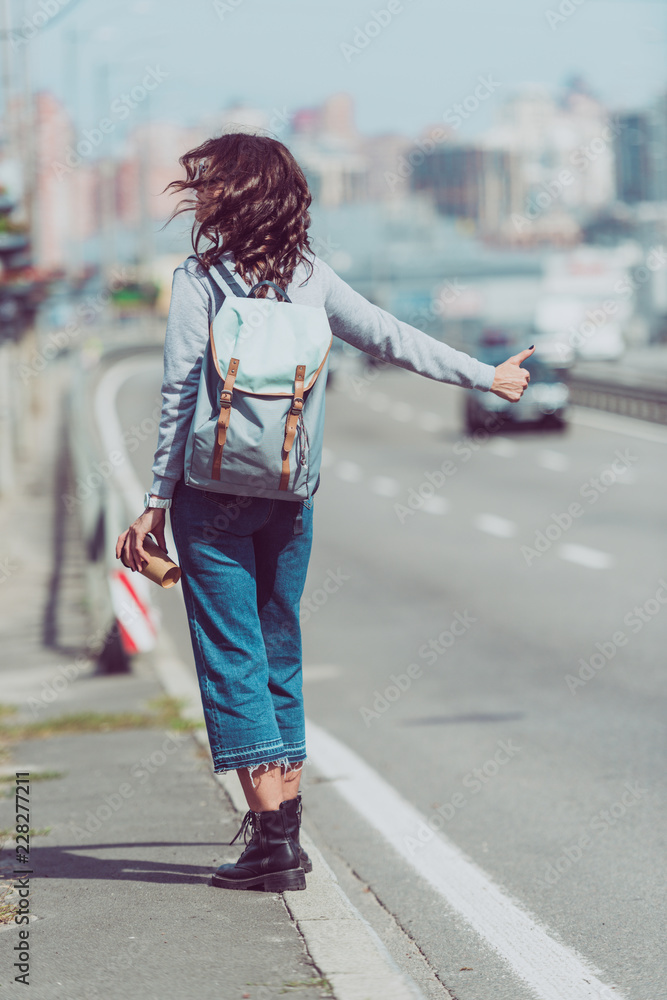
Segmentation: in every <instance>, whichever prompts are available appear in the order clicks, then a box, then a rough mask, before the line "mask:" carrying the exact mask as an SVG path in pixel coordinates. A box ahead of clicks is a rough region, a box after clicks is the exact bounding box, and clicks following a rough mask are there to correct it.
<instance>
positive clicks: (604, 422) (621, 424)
mask: <svg viewBox="0 0 667 1000" xmlns="http://www.w3.org/2000/svg"><path fill="white" fill-rule="evenodd" d="M569 419H570V421H571V422H572V423H573V424H581V425H582V426H584V427H595V428H596V429H597V430H601V431H611V432H612V433H613V434H627V436H628V437H635V438H640V439H641V440H642V441H654V442H655V443H656V444H667V427H663V426H662V425H661V424H652V423H649V421H648V420H638V419H637V418H636V417H623V416H621V414H620V413H605V412H604V411H603V410H590V409H588V408H587V407H585V406H573V407H572V408H571V410H570V417H569Z"/></svg>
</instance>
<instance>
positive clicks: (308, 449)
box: [185, 261, 333, 500]
mask: <svg viewBox="0 0 667 1000" xmlns="http://www.w3.org/2000/svg"><path fill="white" fill-rule="evenodd" d="M209 274H210V275H211V277H212V278H213V279H214V280H215V281H216V283H217V284H218V285H219V286H220V288H221V289H222V290H223V291H224V292H225V299H224V302H223V303H222V306H221V307H220V309H219V311H218V313H217V315H216V316H215V317H214V319H213V322H212V323H211V326H210V331H209V341H208V345H207V347H206V351H205V353H204V357H203V360H202V367H201V375H200V380H199V390H198V394H197V403H196V406H195V413H194V417H193V419H192V424H191V426H190V433H189V435H188V440H187V444H186V449H185V482H186V483H187V484H188V485H189V486H194V487H196V488H198V489H203V490H212V491H216V492H220V493H233V494H236V495H238V496H262V497H269V498H271V499H280V500H307V499H309V498H310V496H311V495H312V493H313V491H314V489H315V487H316V485H317V481H318V478H319V471H320V462H321V458H322V436H323V432H324V398H325V388H326V379H327V368H328V363H329V351H330V348H331V342H332V339H333V338H332V334H331V328H330V326H329V320H328V318H327V314H326V312H325V310H324V307H323V306H306V305H299V304H297V303H294V302H291V301H290V299H289V298H288V296H287V294H286V293H285V292H284V291H283V290H282V289H280V288H278V286H277V285H275V284H274V283H273V282H272V281H261V282H259V283H258V284H257V285H255V286H254V287H253V288H251V289H250V291H249V293H248V295H245V293H244V292H243V290H242V289H241V287H240V285H239V284H238V282H237V281H236V280H235V278H234V277H233V275H232V273H231V271H229V270H228V269H227V267H226V266H225V264H224V263H223V262H222V261H221V262H219V263H218V264H216V265H215V266H214V267H212V268H211V269H210V271H209ZM262 285H271V286H272V287H273V288H274V289H275V291H276V292H277V293H278V294H279V295H280V296H281V299H282V300H281V299H268V298H267V299H258V298H255V297H254V293H255V292H256V291H257V289H258V288H260V287H261V286H262ZM230 291H231V292H232V294H231V295H230V294H229V293H230Z"/></svg>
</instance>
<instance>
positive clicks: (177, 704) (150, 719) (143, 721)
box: [0, 696, 203, 742]
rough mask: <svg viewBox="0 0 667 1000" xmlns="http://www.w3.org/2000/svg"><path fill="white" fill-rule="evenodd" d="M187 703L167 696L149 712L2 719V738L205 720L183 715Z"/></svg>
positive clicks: (186, 726) (184, 725)
mask: <svg viewBox="0 0 667 1000" xmlns="http://www.w3.org/2000/svg"><path fill="white" fill-rule="evenodd" d="M182 704H183V702H182V701H181V700H180V699H177V698H170V697H169V696H164V697H161V698H157V699H155V700H154V701H151V702H149V703H148V708H149V709H150V711H148V712H71V713H69V714H66V715H57V716H54V717H53V718H52V719H40V720H38V721H36V722H16V723H12V724H7V723H4V722H0V739H2V740H5V741H9V740H11V741H13V742H16V741H20V740H43V739H49V738H50V737H52V736H69V735H71V734H73V733H111V732H117V731H118V730H122V729H150V728H161V729H179V730H192V729H195V728H196V727H197V726H200V725H202V724H203V723H193V722H189V721H187V720H185V719H182V718H181V717H180V714H179V711H180V708H181V707H182Z"/></svg>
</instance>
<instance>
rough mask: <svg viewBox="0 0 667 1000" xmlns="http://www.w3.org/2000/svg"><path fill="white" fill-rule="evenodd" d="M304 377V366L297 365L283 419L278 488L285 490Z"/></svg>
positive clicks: (301, 407) (299, 411) (300, 405)
mask: <svg viewBox="0 0 667 1000" xmlns="http://www.w3.org/2000/svg"><path fill="white" fill-rule="evenodd" d="M305 377H306V366H305V365H297V366H296V373H295V375H294V395H293V397H292V405H291V406H290V409H289V413H288V414H287V420H286V421H285V440H284V442H283V456H282V457H283V467H282V472H281V475H280V486H279V487H278V489H280V490H286V489H287V486H288V484H289V453H290V451H291V450H292V445H293V444H294V438H295V437H296V430H297V427H298V426H299V417H300V416H301V411H302V410H303V385H304V379H305Z"/></svg>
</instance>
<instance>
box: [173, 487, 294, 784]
mask: <svg viewBox="0 0 667 1000" xmlns="http://www.w3.org/2000/svg"><path fill="white" fill-rule="evenodd" d="M312 516H313V511H312V501H305V502H304V503H299V502H295V501H292V500H268V499H266V498H265V497H237V496H235V495H232V494H227V493H213V492H208V491H203V490H199V489H195V488H194V487H192V486H187V485H186V484H185V483H184V481H183V480H181V481H180V482H179V483H178V485H177V487H176V490H175V493H174V498H173V503H172V507H171V525H172V530H173V533H174V540H175V542H176V547H177V549H178V556H179V560H180V564H181V568H182V570H183V575H182V577H181V580H182V585H183V595H184V597H185V606H186V610H187V614H188V622H189V625H190V637H191V639H192V649H193V652H194V659H195V664H196V667H197V675H198V678H199V686H200V689H201V696H202V705H203V708H204V718H205V720H206V729H207V732H208V738H209V742H210V745H211V753H212V755H213V764H214V767H215V770H216V771H218V772H223V771H227V770H231V769H234V768H249V769H251V770H252V769H254V768H256V767H260V766H262V765H264V766H269V765H270V764H274V763H276V764H282V765H284V766H285V767H287V768H290V767H293V766H295V765H297V764H299V762H300V761H303V760H305V758H306V735H305V727H304V712H303V695H302V674H301V628H300V624H299V602H300V599H301V595H302V593H303V588H304V585H305V582H306V571H307V569H308V560H309V557H310V549H311V543H312Z"/></svg>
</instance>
